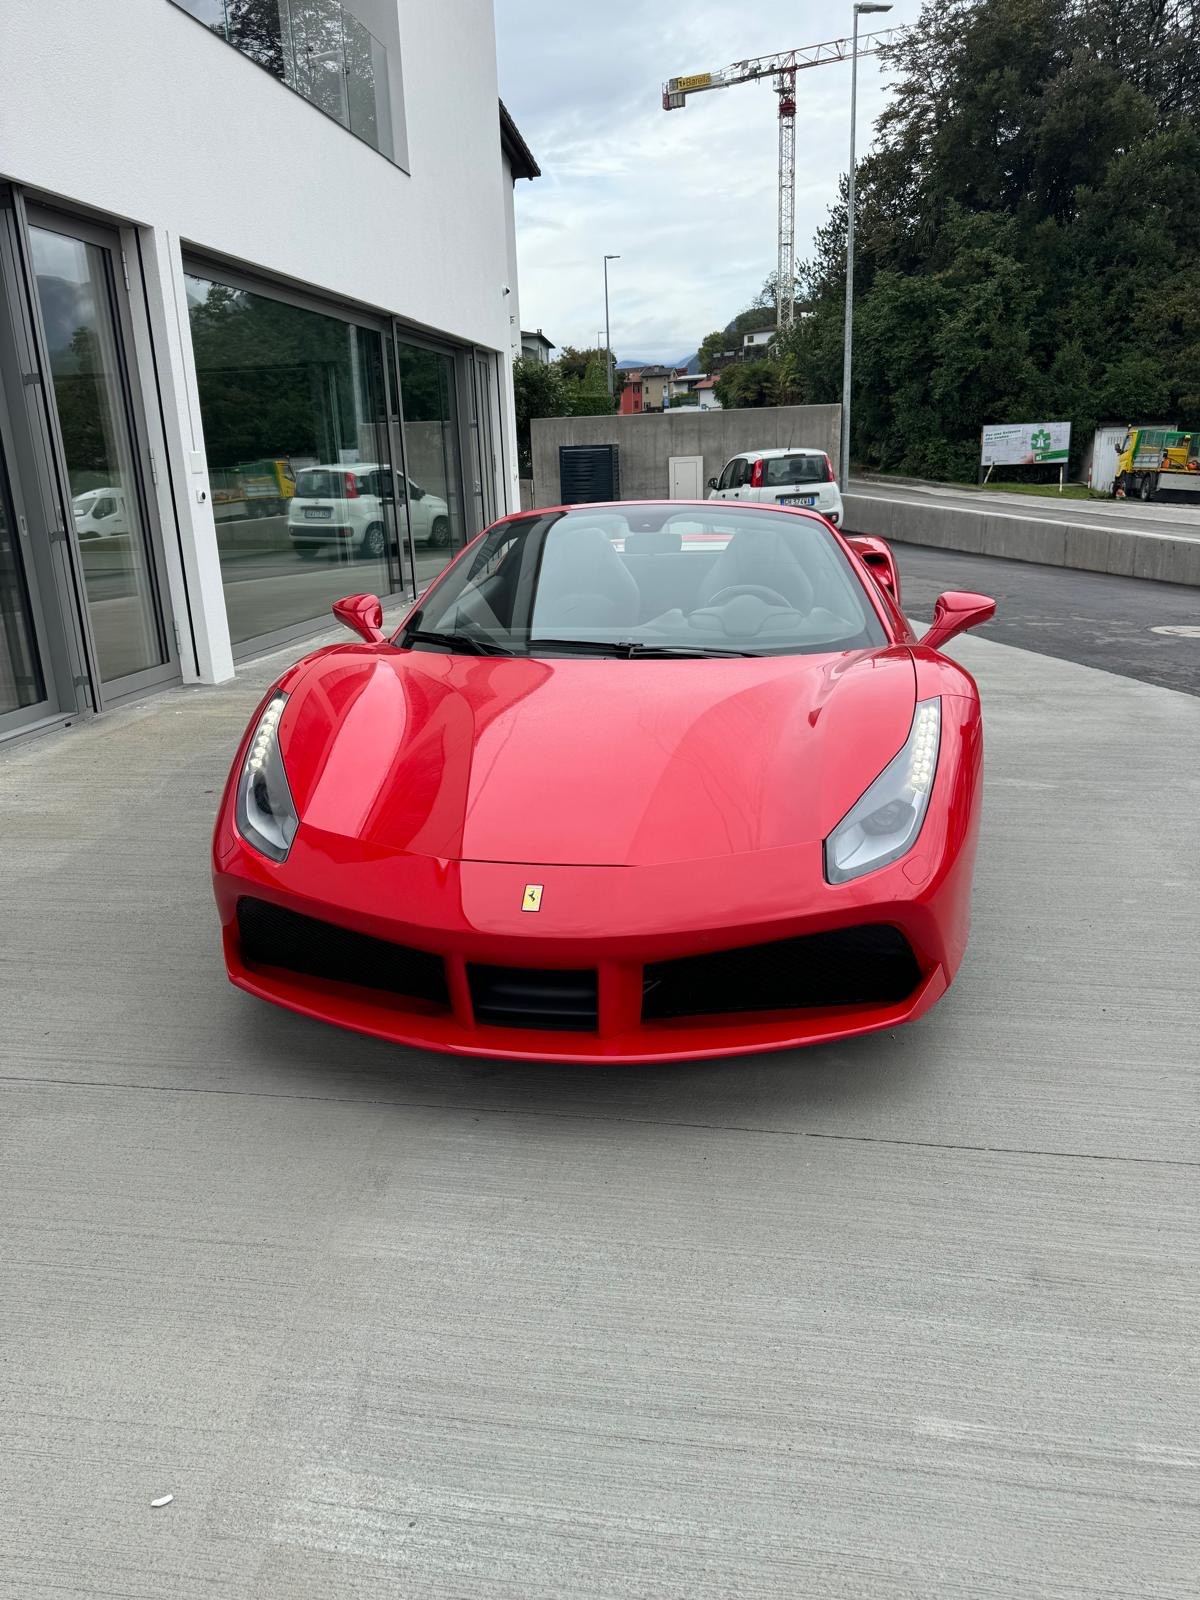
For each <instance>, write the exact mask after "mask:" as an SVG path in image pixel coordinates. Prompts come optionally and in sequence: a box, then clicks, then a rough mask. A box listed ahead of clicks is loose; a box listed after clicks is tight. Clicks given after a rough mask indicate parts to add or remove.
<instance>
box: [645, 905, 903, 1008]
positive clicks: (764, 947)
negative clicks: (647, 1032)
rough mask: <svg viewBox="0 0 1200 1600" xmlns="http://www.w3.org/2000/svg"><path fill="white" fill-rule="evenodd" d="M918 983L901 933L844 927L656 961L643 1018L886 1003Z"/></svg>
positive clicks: (649, 970) (900, 997)
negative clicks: (709, 953) (796, 937)
mask: <svg viewBox="0 0 1200 1600" xmlns="http://www.w3.org/2000/svg"><path fill="white" fill-rule="evenodd" d="M920 981H921V971H920V968H919V967H918V966H917V962H916V957H915V956H914V955H913V953H912V950H911V949H910V948H909V944H908V941H907V939H905V937H904V935H903V934H902V933H899V932H898V931H897V930H896V929H895V928H886V927H883V926H881V925H871V926H868V927H863V928H840V929H838V930H837V931H836V932H833V933H812V934H808V935H807V936H805V937H804V938H800V939H779V940H776V941H775V942H774V943H772V944H756V945H749V946H747V947H745V948H743V949H740V950H718V951H716V952H714V953H713V954H711V955H702V956H685V957H684V958H683V959H682V960H678V961H656V962H654V963H653V964H652V965H650V966H647V967H646V968H645V970H644V973H643V981H642V1020H643V1021H644V1022H650V1021H652V1020H654V1019H656V1018H662V1017H702V1016H719V1015H721V1014H722V1013H724V1012H730V1011H794V1010H800V1009H804V1008H806V1007H807V1008H812V1007H814V1006H854V1005H887V1004H889V1003H894V1002H895V1001H898V1000H903V999H905V998H906V997H907V996H908V995H910V994H911V993H912V992H913V990H914V989H915V988H916V986H917V984H918V983H919V982H920Z"/></svg>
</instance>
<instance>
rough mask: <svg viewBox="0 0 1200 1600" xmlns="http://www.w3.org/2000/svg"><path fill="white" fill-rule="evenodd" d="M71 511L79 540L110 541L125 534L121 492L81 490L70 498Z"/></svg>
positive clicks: (123, 492)
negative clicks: (80, 492)
mask: <svg viewBox="0 0 1200 1600" xmlns="http://www.w3.org/2000/svg"><path fill="white" fill-rule="evenodd" d="M71 512H72V515H73V516H74V518H75V532H76V533H77V534H78V535H79V537H80V538H81V539H114V538H116V537H118V536H119V535H120V534H123V533H128V532H129V513H128V512H127V511H126V509H125V491H124V489H113V488H106V489H85V490H84V491H83V493H82V494H77V495H75V497H74V498H73V499H72V501H71Z"/></svg>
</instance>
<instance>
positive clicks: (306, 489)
mask: <svg viewBox="0 0 1200 1600" xmlns="http://www.w3.org/2000/svg"><path fill="white" fill-rule="evenodd" d="M351 481H355V475H354V473H353V472H352V471H350V470H348V469H346V468H344V467H339V468H337V469H334V468H332V467H310V468H309V469H308V470H307V471H306V472H302V473H301V474H300V476H299V477H298V478H297V479H296V499H297V500H340V499H342V498H343V497H344V496H345V493H346V485H347V483H349V482H351ZM355 488H356V489H359V488H361V484H359V483H358V482H357V481H355Z"/></svg>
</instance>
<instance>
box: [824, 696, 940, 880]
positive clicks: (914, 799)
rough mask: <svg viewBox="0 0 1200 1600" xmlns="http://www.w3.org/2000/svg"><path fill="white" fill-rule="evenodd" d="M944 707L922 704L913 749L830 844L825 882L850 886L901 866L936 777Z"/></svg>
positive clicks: (935, 702)
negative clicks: (894, 864) (879, 869)
mask: <svg viewBox="0 0 1200 1600" xmlns="http://www.w3.org/2000/svg"><path fill="white" fill-rule="evenodd" d="M941 732H942V702H941V701H940V700H921V701H918V703H917V709H916V712H915V713H914V715H913V722H912V729H911V731H910V732H909V735H908V743H907V744H906V745H905V746H904V749H903V750H901V752H900V754H899V755H898V756H897V757H896V758H895V760H894V761H890V762H889V763H888V764H887V766H886V767H884V769H883V771H882V772H881V773H880V774H879V776H878V777H877V778H876V779H875V782H874V783H873V784H872V785H871V787H870V788H869V789H868V790H867V792H866V794H864V795H863V797H862V799H861V800H859V801H858V803H857V804H856V805H853V806H851V808H850V810H849V811H848V812H847V813H846V815H845V816H844V817H843V818H842V820H841V821H840V822H839V823H838V825H837V827H836V828H835V829H834V830H833V832H832V833H831V834H830V835H829V837H828V839H826V841H825V877H826V880H827V881H828V882H829V883H846V882H847V881H848V880H849V879H850V878H860V877H861V876H862V875H863V873H864V872H874V871H875V869H876V868H877V867H886V866H887V865H888V863H889V862H890V861H898V860H899V858H900V857H901V856H902V855H904V854H905V853H906V852H907V851H909V850H911V849H912V847H913V845H914V844H915V843H916V841H917V835H918V834H919V833H920V831H921V824H922V822H924V820H925V812H926V809H927V808H928V806H929V795H930V792H931V790H932V789H933V779H934V774H935V773H936V772H937V759H938V747H939V745H940V743H941Z"/></svg>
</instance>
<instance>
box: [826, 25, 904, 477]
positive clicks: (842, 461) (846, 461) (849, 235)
mask: <svg viewBox="0 0 1200 1600" xmlns="http://www.w3.org/2000/svg"><path fill="white" fill-rule="evenodd" d="M891 9H892V8H891V5H890V3H889V4H887V5H883V4H881V3H880V0H858V3H857V4H856V5H855V7H854V47H853V50H852V51H851V55H850V181H849V184H848V186H847V190H846V325H845V331H844V333H843V336H842V431H841V444H840V449H839V450H838V479H839V481H840V483H841V488H842V493H843V494H845V492H846V489H847V487H848V486H849V482H850V378H851V369H852V366H853V352H854V120H855V117H856V115H857V112H858V19H859V17H862V16H867V15H869V14H870V13H871V12H874V11H890V10H891Z"/></svg>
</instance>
